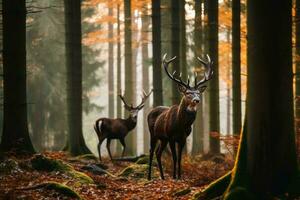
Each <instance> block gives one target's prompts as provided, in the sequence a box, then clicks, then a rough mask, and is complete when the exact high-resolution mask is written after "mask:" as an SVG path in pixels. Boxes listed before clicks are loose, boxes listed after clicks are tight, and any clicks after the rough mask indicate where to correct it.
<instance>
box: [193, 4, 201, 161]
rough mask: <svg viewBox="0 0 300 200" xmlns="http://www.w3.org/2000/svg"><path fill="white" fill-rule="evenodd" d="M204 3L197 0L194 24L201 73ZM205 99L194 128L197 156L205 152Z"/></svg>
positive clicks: (194, 144) (196, 63)
mask: <svg viewBox="0 0 300 200" xmlns="http://www.w3.org/2000/svg"><path fill="white" fill-rule="evenodd" d="M201 16H202V1H201V0H200V1H199V0H195V22H194V41H195V48H194V56H195V61H194V62H195V71H196V72H200V71H201V66H200V64H199V61H198V60H197V56H199V57H201V56H202V54H203V49H202V35H203V32H202V30H203V29H202V19H201ZM203 121H204V119H203V97H202V99H201V102H200V104H199V106H198V111H197V116H196V120H195V122H194V127H193V144H192V154H193V155H197V154H199V153H202V152H203V148H204V147H203V133H204V132H203V131H204V129H203Z"/></svg>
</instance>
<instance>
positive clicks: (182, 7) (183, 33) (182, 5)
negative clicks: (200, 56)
mask: <svg viewBox="0 0 300 200" xmlns="http://www.w3.org/2000/svg"><path fill="white" fill-rule="evenodd" d="M179 19H180V55H179V63H180V70H181V72H182V79H183V80H186V79H187V74H188V69H187V64H186V28H185V24H186V22H185V0H181V1H179Z"/></svg>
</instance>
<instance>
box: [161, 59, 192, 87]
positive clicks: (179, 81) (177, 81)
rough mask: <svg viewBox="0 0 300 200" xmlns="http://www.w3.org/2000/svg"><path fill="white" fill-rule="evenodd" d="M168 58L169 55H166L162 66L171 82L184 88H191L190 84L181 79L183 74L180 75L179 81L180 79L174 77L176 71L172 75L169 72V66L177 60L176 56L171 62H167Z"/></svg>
mask: <svg viewBox="0 0 300 200" xmlns="http://www.w3.org/2000/svg"><path fill="white" fill-rule="evenodd" d="M166 57H167V54H165V55H164V56H163V61H162V64H163V66H164V69H165V72H166V74H167V75H168V77H169V78H170V79H171V80H173V81H175V82H176V83H178V84H180V85H182V86H184V87H185V88H190V86H189V85H188V84H186V83H185V82H183V81H182V79H181V73H180V75H179V79H178V78H175V77H174V75H175V74H176V71H174V72H173V74H170V73H169V71H168V65H169V64H170V63H171V62H172V61H173V60H175V59H176V56H174V57H173V58H171V59H170V60H167V59H166Z"/></svg>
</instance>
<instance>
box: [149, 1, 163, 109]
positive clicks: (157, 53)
mask: <svg viewBox="0 0 300 200" xmlns="http://www.w3.org/2000/svg"><path fill="white" fill-rule="evenodd" d="M160 4H161V1H160V0H152V46H153V47H152V55H153V58H152V67H153V73H152V80H153V106H154V107H155V106H160V105H163V96H162V75H161V10H160Z"/></svg>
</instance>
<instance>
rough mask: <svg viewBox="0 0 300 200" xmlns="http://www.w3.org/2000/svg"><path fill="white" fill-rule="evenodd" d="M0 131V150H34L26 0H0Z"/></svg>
mask: <svg viewBox="0 0 300 200" xmlns="http://www.w3.org/2000/svg"><path fill="white" fill-rule="evenodd" d="M2 13H3V15H2V17H3V81H4V100H3V104H4V106H3V109H4V110H3V113H4V116H3V118H4V119H3V120H4V121H3V133H2V139H1V150H2V151H12V150H14V151H18V152H22V151H27V152H30V153H33V152H34V149H33V146H32V143H31V141H30V137H29V131H28V124H27V99H26V1H25V0H9V1H2Z"/></svg>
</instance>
